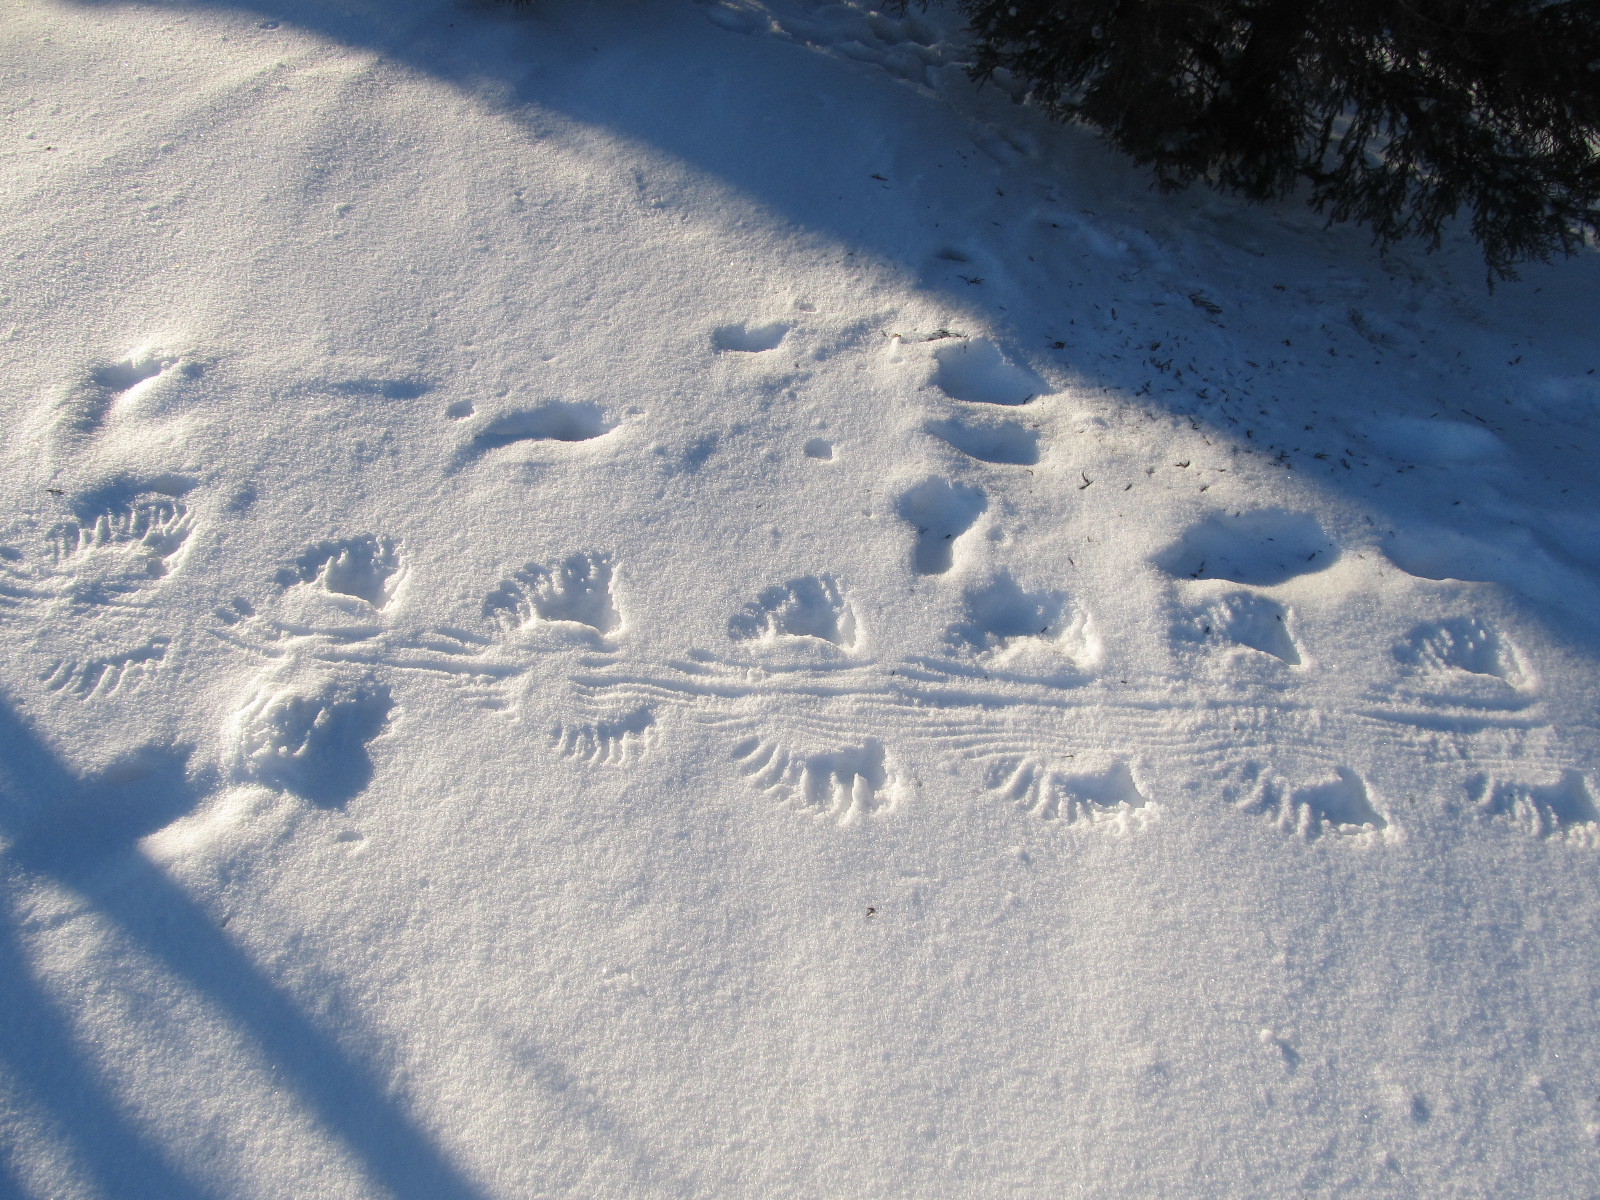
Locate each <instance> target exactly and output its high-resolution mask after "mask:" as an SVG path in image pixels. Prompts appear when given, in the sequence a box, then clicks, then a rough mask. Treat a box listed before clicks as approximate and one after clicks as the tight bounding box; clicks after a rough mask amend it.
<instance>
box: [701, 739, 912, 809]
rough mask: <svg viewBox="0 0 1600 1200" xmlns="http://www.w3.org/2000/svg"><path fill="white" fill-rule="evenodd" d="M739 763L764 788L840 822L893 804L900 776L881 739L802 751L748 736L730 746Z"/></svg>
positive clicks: (794, 803) (798, 806)
mask: <svg viewBox="0 0 1600 1200" xmlns="http://www.w3.org/2000/svg"><path fill="white" fill-rule="evenodd" d="M733 757H734V759H735V760H736V761H737V762H738V764H739V769H740V770H741V771H743V772H744V773H745V774H746V775H748V776H749V777H750V778H751V780H752V781H753V782H754V783H755V784H756V786H758V787H759V788H761V789H762V790H763V791H765V792H770V793H772V794H773V795H774V796H777V797H778V798H779V799H780V800H782V801H784V802H785V803H788V804H792V805H794V806H795V807H796V808H799V809H801V810H803V811H807V812H812V813H815V814H816V815H817V816H833V817H835V818H837V819H838V821H839V822H840V824H843V823H845V822H846V821H849V820H852V819H853V818H855V817H857V816H863V815H870V814H872V813H876V812H881V811H886V810H888V809H891V808H893V807H894V805H895V802H896V799H897V797H898V794H899V791H900V787H901V784H900V781H899V779H898V777H897V776H896V775H895V773H894V772H893V771H891V770H890V768H889V762H888V757H887V755H886V754H885V752H884V748H883V744H882V743H881V742H877V741H873V740H868V741H866V742H863V743H861V744H860V745H856V746H844V747H841V748H839V749H831V750H821V751H816V752H813V753H804V752H800V751H796V750H791V749H789V748H788V747H785V746H784V745H782V744H781V743H779V742H776V741H770V740H766V739H764V738H761V737H749V738H746V739H744V740H743V741H741V742H739V743H738V744H737V745H736V746H734V747H733Z"/></svg>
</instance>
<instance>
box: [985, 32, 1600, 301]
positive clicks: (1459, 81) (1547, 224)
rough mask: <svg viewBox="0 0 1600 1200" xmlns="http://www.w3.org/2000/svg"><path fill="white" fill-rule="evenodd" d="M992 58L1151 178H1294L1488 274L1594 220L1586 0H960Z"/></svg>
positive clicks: (1241, 186)
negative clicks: (1464, 252)
mask: <svg viewBox="0 0 1600 1200" xmlns="http://www.w3.org/2000/svg"><path fill="white" fill-rule="evenodd" d="M958 2H959V4H960V6H961V8H962V10H963V12H964V13H965V15H966V16H967V18H968V19H969V20H970V22H971V24H972V28H973V31H974V33H975V34H976V36H977V43H978V56H977V60H976V64H975V66H974V68H973V73H974V75H975V76H976V77H978V78H979V79H987V78H990V77H992V76H993V75H994V73H995V72H996V71H1000V70H1002V69H1003V70H1005V71H1007V72H1010V73H1011V75H1012V76H1013V77H1015V78H1016V79H1018V80H1020V81H1022V82H1023V83H1025V84H1026V85H1027V86H1028V87H1029V88H1030V89H1031V95H1032V99H1033V100H1034V101H1035V102H1037V103H1038V104H1040V105H1041V106H1043V107H1044V108H1045V109H1046V110H1048V111H1049V112H1051V113H1052V114H1053V115H1055V116H1057V117H1060V118H1062V119H1064V120H1078V121H1083V122H1085V123H1087V124H1089V125H1091V126H1094V127H1096V128H1098V129H1100V130H1101V131H1102V132H1103V133H1104V135H1105V136H1106V137H1107V139H1108V140H1109V141H1110V142H1111V143H1112V144H1113V145H1115V146H1117V147H1118V148H1119V149H1121V150H1123V151H1126V152H1127V153H1128V154H1130V155H1132V157H1133V158H1134V159H1135V160H1136V161H1138V162H1139V163H1141V164H1144V165H1146V166H1149V167H1150V168H1152V169H1153V171H1154V173H1155V176H1156V179H1157V181H1158V182H1159V183H1160V185H1161V187H1162V188H1164V189H1169V190H1170V189H1176V188H1182V187H1185V186H1187V185H1189V184H1190V183H1193V182H1195V181H1197V180H1198V181H1203V182H1205V183H1208V184H1210V185H1212V186H1214V187H1217V188H1219V189H1223V190H1227V191H1235V192H1240V193H1243V194H1244V195H1247V196H1250V197H1252V198H1255V199H1269V198H1274V197H1281V196H1284V195H1286V194H1288V193H1289V192H1291V191H1292V190H1294V189H1295V188H1296V187H1298V186H1300V185H1301V184H1302V183H1304V184H1305V185H1307V186H1308V188H1309V198H1310V201H1311V204H1312V205H1313V206H1314V207H1315V208H1316V209H1317V210H1318V211H1321V212H1325V213H1326V214H1327V215H1328V217H1329V219H1330V221H1355V222H1358V223H1361V224H1364V225H1366V226H1368V227H1369V228H1370V229H1371V230H1372V232H1373V235H1374V237H1375V240H1376V241H1378V242H1379V243H1381V244H1387V243H1390V242H1393V241H1397V240H1399V239H1402V238H1411V237H1420V238H1422V239H1424V240H1425V241H1427V242H1428V243H1429V244H1430V246H1437V245H1438V243H1439V238H1440V232H1441V229H1442V228H1443V227H1444V225H1445V224H1446V223H1447V222H1448V221H1449V220H1451V219H1452V218H1453V217H1455V216H1457V215H1458V214H1465V216H1466V218H1467V219H1468V220H1469V222H1470V229H1471V232H1472V234H1473V236H1474V237H1475V238H1476V239H1477V240H1478V242H1479V243H1480V244H1481V245H1482V247H1483V252H1484V258H1485V260H1486V262H1487V264H1488V267H1489V269H1490V271H1491V273H1492V274H1493V275H1496V276H1499V277H1502V278H1505V277H1512V276H1514V274H1515V273H1514V271H1513V269H1512V268H1513V264H1515V263H1517V262H1520V261H1526V260H1529V259H1540V260H1544V259H1548V258H1549V257H1550V256H1551V254H1552V253H1554V252H1556V251H1560V252H1562V253H1565V254H1571V253H1573V252H1574V251H1575V250H1576V249H1578V248H1579V247H1580V246H1582V245H1583V244H1584V241H1585V238H1586V237H1592V236H1593V235H1595V234H1596V233H1597V232H1600V158H1597V153H1596V145H1597V138H1600V0H958Z"/></svg>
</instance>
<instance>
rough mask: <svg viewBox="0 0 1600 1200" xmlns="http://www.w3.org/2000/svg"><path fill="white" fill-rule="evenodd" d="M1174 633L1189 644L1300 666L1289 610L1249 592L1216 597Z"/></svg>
mask: <svg viewBox="0 0 1600 1200" xmlns="http://www.w3.org/2000/svg"><path fill="white" fill-rule="evenodd" d="M1175 632H1176V634H1177V636H1179V637H1180V638H1184V639H1187V640H1190V641H1199V642H1223V643H1228V644H1231V645H1234V646H1244V647H1246V648H1248V649H1251V650H1259V651H1260V652H1261V653H1263V654H1270V655H1272V656H1273V657H1274V658H1278V659H1282V660H1283V661H1284V662H1286V663H1288V664H1289V665H1290V666H1292V667H1297V666H1299V665H1300V648H1299V646H1298V645H1297V644H1296V643H1295V640H1294V637H1293V635H1292V634H1291V633H1290V632H1289V610H1288V609H1286V608H1284V606H1283V605H1281V604H1279V603H1278V602H1277V601H1276V600H1272V599H1270V598H1268V597H1266V596H1257V595H1253V594H1251V593H1249V592H1233V593H1230V594H1229V595H1226V596H1219V597H1218V598H1217V599H1215V600H1212V601H1211V602H1210V603H1208V604H1205V605H1203V606H1202V607H1200V608H1199V609H1197V610H1195V611H1193V612H1191V613H1190V614H1189V615H1188V616H1187V618H1186V619H1185V620H1184V621H1183V622H1182V623H1181V624H1180V625H1179V626H1178V628H1177V629H1176V631H1175Z"/></svg>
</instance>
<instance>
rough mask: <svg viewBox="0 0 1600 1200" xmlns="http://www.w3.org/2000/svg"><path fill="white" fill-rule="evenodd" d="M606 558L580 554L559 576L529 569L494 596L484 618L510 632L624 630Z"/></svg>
mask: <svg viewBox="0 0 1600 1200" xmlns="http://www.w3.org/2000/svg"><path fill="white" fill-rule="evenodd" d="M612 575H613V567H612V563H611V558H610V556H608V555H605V554H574V555H573V556H572V557H571V558H569V559H567V560H566V561H565V562H564V563H562V564H561V565H560V566H559V567H557V568H556V569H555V570H551V569H550V568H548V567H544V566H541V565H540V564H538V563H529V564H528V565H527V566H525V567H523V568H522V570H520V571H518V572H517V573H516V574H515V575H513V576H512V577H511V578H510V579H508V580H506V581H505V582H504V583H502V584H501V585H500V586H499V587H498V588H496V589H495V590H494V591H493V592H491V593H490V595H489V598H488V599H487V600H485V601H484V602H483V611H484V615H485V616H487V617H489V618H490V619H491V620H493V621H494V622H495V623H496V624H497V625H499V626H500V627H501V628H502V629H505V630H507V631H508V632H521V631H524V630H528V629H532V628H536V627H538V626H541V625H554V626H567V627H569V628H570V627H573V626H585V627H587V628H588V629H590V630H593V631H594V632H595V633H598V634H601V635H605V634H608V633H611V632H613V631H615V630H616V629H617V628H618V626H620V625H621V624H622V618H621V615H620V614H619V613H618V612H617V606H616V601H615V600H614V598H613V596H612V591H611V587H612Z"/></svg>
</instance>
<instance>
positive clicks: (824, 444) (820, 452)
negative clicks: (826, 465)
mask: <svg viewBox="0 0 1600 1200" xmlns="http://www.w3.org/2000/svg"><path fill="white" fill-rule="evenodd" d="M805 454H806V457H807V458H814V459H816V460H817V461H818V462H832V461H833V443H832V442H830V441H829V440H828V439H827V438H819V437H814V438H810V439H808V440H807V441H806V444H805Z"/></svg>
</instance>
